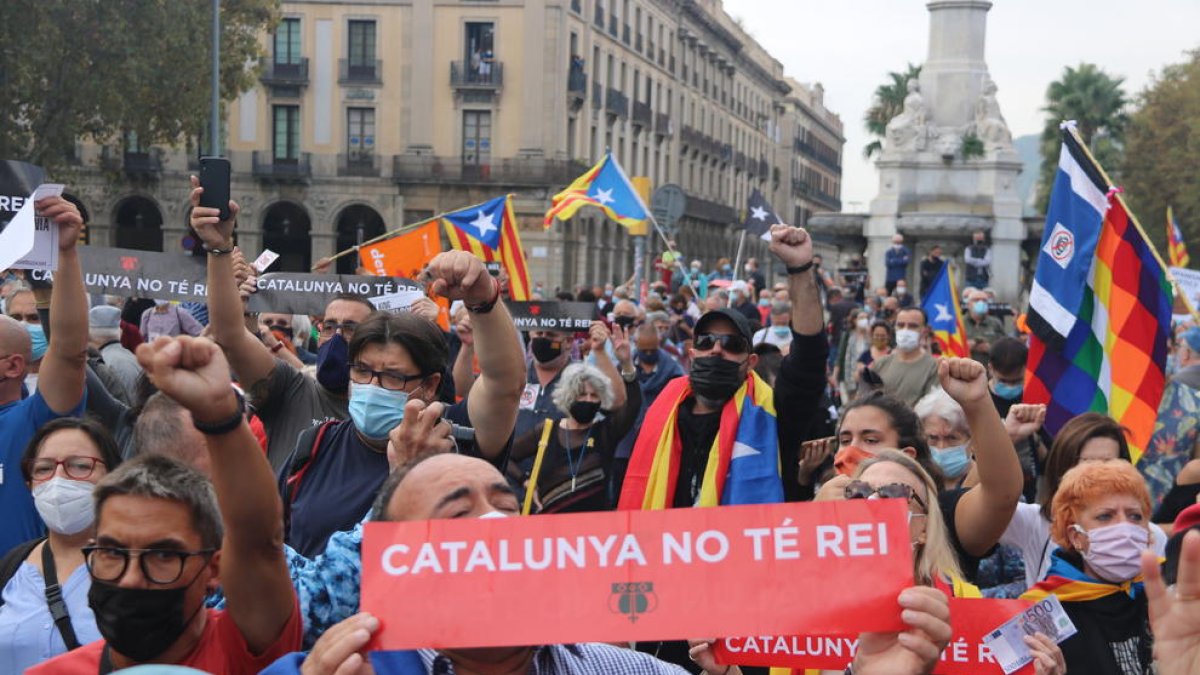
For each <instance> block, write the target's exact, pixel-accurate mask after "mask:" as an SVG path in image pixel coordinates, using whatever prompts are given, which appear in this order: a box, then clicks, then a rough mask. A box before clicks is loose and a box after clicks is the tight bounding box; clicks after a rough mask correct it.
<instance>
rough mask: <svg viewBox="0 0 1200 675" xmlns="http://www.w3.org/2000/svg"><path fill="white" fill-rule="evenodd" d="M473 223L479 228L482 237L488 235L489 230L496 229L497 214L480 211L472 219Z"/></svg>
mask: <svg viewBox="0 0 1200 675" xmlns="http://www.w3.org/2000/svg"><path fill="white" fill-rule="evenodd" d="M471 225H474V226H475V229H477V230H479V235H480V236H481V237H486V236H487V235H488V232H492V231H494V230H495V229H496V216H495V214H488V213H484V212H483V211H480V212H479V215H477V216H476V217H475V220H472V221H471Z"/></svg>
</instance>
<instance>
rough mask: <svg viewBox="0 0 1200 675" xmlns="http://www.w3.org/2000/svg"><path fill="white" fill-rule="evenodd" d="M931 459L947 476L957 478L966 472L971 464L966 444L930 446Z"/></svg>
mask: <svg viewBox="0 0 1200 675" xmlns="http://www.w3.org/2000/svg"><path fill="white" fill-rule="evenodd" d="M930 450H932V451H933V452H932V454H933V461H935V462H937V465H938V466H939V467H941V469H942V473H944V474H946V477H947V478H958V477H959V476H961V475H963V474H964V473H966V472H967V469H968V468H970V466H971V455H969V454H967V446H966V445H954V446H951V447H949V448H930Z"/></svg>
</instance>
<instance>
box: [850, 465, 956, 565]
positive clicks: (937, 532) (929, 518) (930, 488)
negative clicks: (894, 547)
mask: <svg viewBox="0 0 1200 675" xmlns="http://www.w3.org/2000/svg"><path fill="white" fill-rule="evenodd" d="M885 462H888V463H891V464H897V465H899V466H900V467H901V468H903V469H905V470H906V471H908V472H909V473H911V474H912V475H913V476H915V477H916V478H917V480H919V481H920V482H921V484H922V485H924V486H925V494H924V495H918V496H919V497H921V501H923V502H925V513H926V515H925V544H924V545H923V546H921V548H920V549H917V550H915V551H914V552H913V577H914V578H915V579H916V582H917V583H918V584H921V585H922V586H932V585H933V583H934V580H935V579H936V578H937V576H938V575H939V574H940V575H942V576H943V577H948V578H949V579H950V580H951V581H953V580H955V579H961V578H963V575H962V570H961V569H959V566H958V555H957V554H955V552H954V548H953V547H952V546H951V545H950V530H949V529H947V528H948V527H949V525H948V524H947V523H946V521H945V520H944V519H943V518H942V510H941V508H939V506H938V487H937V484H936V483H934V481H933V478H932V477H931V476H930V475H929V472H928V471H926V470H925V469H924V468H922V467H921V465H920V464H919V463H918V462H917V460H915V459H913V458H912V457H909V456H908V455H906V454H904V453H903V452H900V451H898V450H881V451H879V453H878V454H876V455H875V456H874V457H872V458H870V459H868V460H866V461H864V462H862V463H861V464H859V465H858V471H856V472H855V473H854V477H855V478H859V477H861V476H862V474H863V472H864V471H866V470H867V469H868V468H869V467H872V466H874V465H876V464H883V463H885Z"/></svg>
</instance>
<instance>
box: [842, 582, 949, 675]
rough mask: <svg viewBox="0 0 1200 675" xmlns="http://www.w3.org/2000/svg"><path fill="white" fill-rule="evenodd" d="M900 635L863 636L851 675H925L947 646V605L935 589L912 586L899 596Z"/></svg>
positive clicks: (944, 596) (943, 597)
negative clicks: (905, 626)
mask: <svg viewBox="0 0 1200 675" xmlns="http://www.w3.org/2000/svg"><path fill="white" fill-rule="evenodd" d="M900 606H901V607H903V608H904V611H903V612H901V614H900V618H901V619H903V620H904V623H905V624H907V625H908V630H906V631H904V632H902V633H863V634H862V635H861V636H859V642H858V652H857V653H856V654H855V655H854V673H855V675H918V674H919V673H928V672H930V671H931V670H932V669H933V666H934V664H935V663H937V661H938V657H940V656H941V655H942V650H943V649H945V648H946V645H947V644H948V643H949V642H950V601H949V599H948V598H947V597H946V595H945V594H944V593H942V592H941V591H939V590H938V589H936V588H929V587H926V586H915V587H913V588H907V589H905V590H904V591H903V592H901V593H900Z"/></svg>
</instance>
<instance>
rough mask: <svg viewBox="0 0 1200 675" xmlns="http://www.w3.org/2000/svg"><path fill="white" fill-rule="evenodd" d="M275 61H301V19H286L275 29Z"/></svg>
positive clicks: (283, 62) (295, 62)
mask: <svg viewBox="0 0 1200 675" xmlns="http://www.w3.org/2000/svg"><path fill="white" fill-rule="evenodd" d="M275 63H279V64H284V65H298V64H299V63H300V19H284V20H283V21H280V22H279V28H276V29H275Z"/></svg>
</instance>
